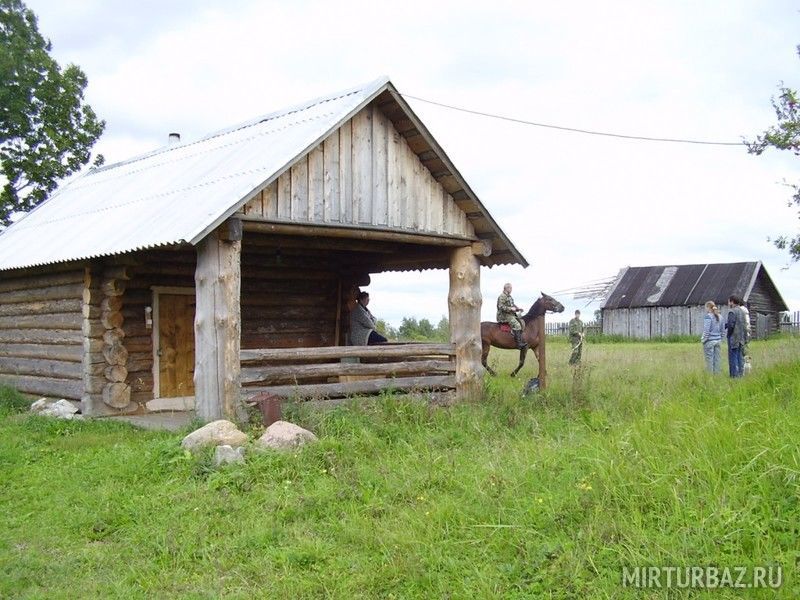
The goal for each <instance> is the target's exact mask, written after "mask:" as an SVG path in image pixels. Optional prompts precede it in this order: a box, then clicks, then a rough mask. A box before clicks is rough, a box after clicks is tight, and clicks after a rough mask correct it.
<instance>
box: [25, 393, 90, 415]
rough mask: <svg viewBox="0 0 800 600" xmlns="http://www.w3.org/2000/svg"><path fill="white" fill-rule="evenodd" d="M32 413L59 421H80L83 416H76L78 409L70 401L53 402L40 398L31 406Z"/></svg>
mask: <svg viewBox="0 0 800 600" xmlns="http://www.w3.org/2000/svg"><path fill="white" fill-rule="evenodd" d="M31 412H32V413H34V414H37V415H40V416H42V417H55V418H57V419H80V418H81V415H78V414H76V413H77V412H78V407H76V406H75V405H74V404H73V403H72V402H70V401H69V400H64V399H63V398H62V399H61V400H56V401H55V402H52V401H50V400H48V399H47V398H39V399H38V400H37V401H36V402H34V403H33V404H31Z"/></svg>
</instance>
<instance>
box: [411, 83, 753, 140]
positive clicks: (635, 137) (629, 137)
mask: <svg viewBox="0 0 800 600" xmlns="http://www.w3.org/2000/svg"><path fill="white" fill-rule="evenodd" d="M401 96H403V98H411V99H412V100H418V101H420V102H425V103H427V104H433V105H435V106H441V107H442V108H449V109H450V110H457V111H460V112H465V113H469V114H471V115H479V116H481V117H489V118H490V119H500V120H502V121H510V122H512V123H520V124H522V125H531V126H533V127H545V128H547V129H558V130H559V131H570V132H572V133H584V134H587V135H602V136H605V137H614V138H622V139H625V140H639V141H646V142H671V143H675V144H701V145H704V146H742V145H744V142H712V141H706V140H686V139H680V138H661V137H648V136H643V135H625V134H622V133H609V132H606V131H592V130H590V129H578V128H577V127H564V126H562V125H551V124H549V123H536V122H534V121H526V120H525V119H517V118H514V117H506V116H504V115H496V114H492V113H487V112H481V111H479V110H471V109H469V108H462V107H460V106H452V105H450V104H444V103H442V102H435V101H433V100H427V99H425V98H420V97H418V96H412V95H410V94H401Z"/></svg>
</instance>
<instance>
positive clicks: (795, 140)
mask: <svg viewBox="0 0 800 600" xmlns="http://www.w3.org/2000/svg"><path fill="white" fill-rule="evenodd" d="M797 50H798V54H800V46H798V48H797ZM778 89H779V93H778V95H777V96H773V98H772V107H773V108H774V109H775V116H776V117H777V118H778V123H777V125H773V126H772V127H770V128H769V129H767V130H766V131H765V132H764V133H763V134H762V135H760V136H758V137H757V138H756V140H755V141H754V142H748V143H747V148H748V152H750V153H751V154H756V155H760V154H761V153H762V152H764V150H766V149H767V148H770V147H772V148H776V149H778V150H789V151H791V152H792V153H794V155H795V156H800V99H798V93H797V91H795V90H793V89H791V88H788V87H785V86H784V85H783V84H781V86H780V87H779V88H778ZM787 185H789V187H791V188H792V189H793V190H794V194H793V195H792V198H791V200H790V201H789V206H792V204H796V205H798V206H800V185H798V184H787ZM773 243H774V244H775V246H777V247H778V248H780V249H781V250H788V251H789V255H790V256H791V257H792V260H794V261H798V260H800V234H798V235H795V236H794V237H793V238H789V237H787V236H785V235H784V236H779V237H777V238H775V239H774V240H773Z"/></svg>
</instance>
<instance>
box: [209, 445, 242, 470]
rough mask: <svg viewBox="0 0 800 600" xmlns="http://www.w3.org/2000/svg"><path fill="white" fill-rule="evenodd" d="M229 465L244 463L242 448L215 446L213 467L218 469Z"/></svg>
mask: <svg viewBox="0 0 800 600" xmlns="http://www.w3.org/2000/svg"><path fill="white" fill-rule="evenodd" d="M231 463H244V447H242V446H239V447H238V448H233V447H231V446H228V445H227V444H226V445H223V446H217V447H216V448H215V450H214V466H215V467H219V466H221V465H227V464H231Z"/></svg>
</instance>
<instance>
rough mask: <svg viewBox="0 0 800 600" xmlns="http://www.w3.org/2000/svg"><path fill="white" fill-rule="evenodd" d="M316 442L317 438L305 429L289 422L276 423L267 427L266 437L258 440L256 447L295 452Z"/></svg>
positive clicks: (263, 436)
mask: <svg viewBox="0 0 800 600" xmlns="http://www.w3.org/2000/svg"><path fill="white" fill-rule="evenodd" d="M316 441H317V436H315V435H314V434H313V433H311V432H310V431H309V430H308V429H303V428H302V427H298V426H297V425H295V424H294V423H289V422H288V421H275V422H274V423H273V424H272V425H270V426H269V427H267V430H266V432H264V435H262V436H261V437H260V438H258V439H257V440H256V447H258V448H272V449H274V450H293V449H295V448H298V447H299V446H302V445H303V444H306V443H308V442H316Z"/></svg>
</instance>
